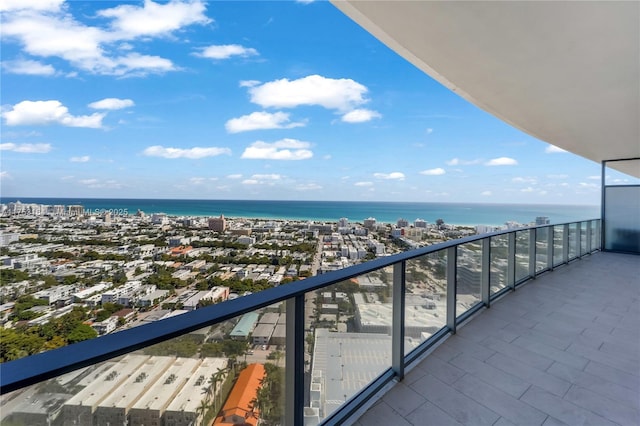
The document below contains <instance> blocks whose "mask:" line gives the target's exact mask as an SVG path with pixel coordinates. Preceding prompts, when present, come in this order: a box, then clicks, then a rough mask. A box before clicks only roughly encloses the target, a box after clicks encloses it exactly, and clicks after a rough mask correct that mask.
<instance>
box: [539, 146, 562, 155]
mask: <svg viewBox="0 0 640 426" xmlns="http://www.w3.org/2000/svg"><path fill="white" fill-rule="evenodd" d="M544 152H546V153H547V154H558V153H563V152H567V151H566V150H564V149H562V148H558V147H557V146H555V145H549V146H547V147H546V148H545V149H544Z"/></svg>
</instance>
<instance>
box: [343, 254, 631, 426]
mask: <svg viewBox="0 0 640 426" xmlns="http://www.w3.org/2000/svg"><path fill="white" fill-rule="evenodd" d="M638 276H640V263H638V257H637V256H633V255H625V254H614V253H606V252H605V253H597V254H594V255H592V256H589V257H587V258H583V259H582V260H580V261H578V262H572V263H571V264H569V265H567V266H565V267H563V268H561V269H558V270H556V271H554V272H553V273H551V274H545V275H543V276H540V277H538V278H536V280H534V281H531V282H529V283H528V284H527V285H525V286H523V287H522V288H520V289H518V290H517V291H515V292H512V293H509V294H508V295H506V296H505V297H503V298H502V299H500V300H499V301H497V302H496V303H494V304H492V306H491V309H488V310H484V311H482V312H481V313H479V314H478V315H477V316H476V317H475V318H473V320H472V321H470V322H469V323H467V324H466V325H465V326H463V327H461V328H459V330H458V332H457V333H456V334H455V335H454V336H450V337H449V338H448V339H446V340H445V341H444V343H442V344H440V345H439V346H438V347H437V348H436V349H434V350H433V351H432V352H431V353H430V354H429V356H427V357H425V358H424V359H422V360H420V361H419V362H417V363H416V365H415V367H413V368H412V369H411V371H410V372H407V373H406V375H405V378H404V380H403V381H402V382H400V383H397V384H395V385H394V386H393V387H392V388H391V389H390V390H389V391H388V392H387V393H385V394H384V395H383V396H382V398H381V399H380V400H379V401H378V402H376V403H375V405H373V407H371V408H370V409H369V410H368V411H367V412H365V413H364V414H363V415H362V417H360V418H359V420H358V421H357V422H356V423H355V424H357V425H368V426H370V425H390V424H394V425H407V426H408V425H419V424H425V420H424V419H429V424H437V425H458V424H473V425H482V424H489V425H491V424H526V425H541V424H545V425H548V424H567V425H577V424H594V425H637V424H640V404H639V403H638V401H639V400H640V376H639V373H640V356H639V353H640V331H639V330H638V324H639V323H640V309H639V308H640V305H639V304H638V300H639V299H638V296H639V294H640V290H639V288H638V285H637V284H638Z"/></svg>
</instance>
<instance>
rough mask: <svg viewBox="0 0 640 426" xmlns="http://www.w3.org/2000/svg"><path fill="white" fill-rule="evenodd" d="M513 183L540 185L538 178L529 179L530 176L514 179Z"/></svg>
mask: <svg viewBox="0 0 640 426" xmlns="http://www.w3.org/2000/svg"><path fill="white" fill-rule="evenodd" d="M511 182H514V183H527V184H529V185H535V184H537V183H538V180H537V179H536V178H533V177H528V176H525V177H521V176H518V177H514V178H513V179H511Z"/></svg>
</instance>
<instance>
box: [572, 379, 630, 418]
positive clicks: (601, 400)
mask: <svg viewBox="0 0 640 426" xmlns="http://www.w3.org/2000/svg"><path fill="white" fill-rule="evenodd" d="M564 399H565V401H569V402H572V403H574V404H576V405H578V406H580V407H582V408H586V409H587V410H590V411H593V412H594V413H596V414H598V415H600V416H602V417H605V418H607V419H611V420H613V421H614V422H616V423H619V424H621V425H637V424H640V413H639V412H638V410H637V409H634V408H631V407H628V406H626V405H624V404H621V403H619V402H618V401H614V400H613V399H610V398H605V397H603V396H601V395H599V394H597V393H595V392H592V391H590V390H588V389H585V388H581V387H578V386H574V387H572V388H571V389H569V392H567V394H566V395H565V396H564Z"/></svg>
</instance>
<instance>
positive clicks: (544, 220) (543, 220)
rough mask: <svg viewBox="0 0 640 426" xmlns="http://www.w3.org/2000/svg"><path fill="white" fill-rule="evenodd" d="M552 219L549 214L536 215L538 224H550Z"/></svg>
mask: <svg viewBox="0 0 640 426" xmlns="http://www.w3.org/2000/svg"><path fill="white" fill-rule="evenodd" d="M550 223H551V221H550V220H549V217H548V216H538V217H536V225H549V224H550Z"/></svg>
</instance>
